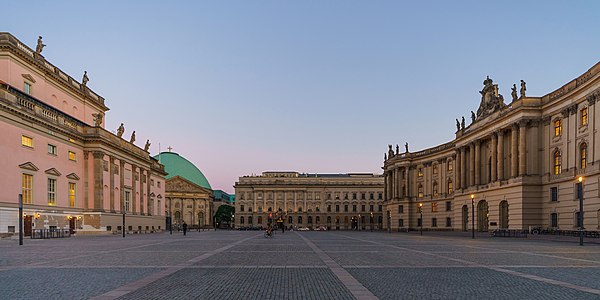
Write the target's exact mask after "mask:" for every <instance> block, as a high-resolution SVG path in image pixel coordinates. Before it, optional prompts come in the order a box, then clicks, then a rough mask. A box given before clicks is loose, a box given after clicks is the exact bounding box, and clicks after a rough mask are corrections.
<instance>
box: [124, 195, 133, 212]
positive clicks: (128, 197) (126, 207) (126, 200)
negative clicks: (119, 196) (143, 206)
mask: <svg viewBox="0 0 600 300" xmlns="http://www.w3.org/2000/svg"><path fill="white" fill-rule="evenodd" d="M130 198H131V192H129V191H125V203H124V205H125V207H124V208H125V211H129V203H130V200H131V199H130Z"/></svg>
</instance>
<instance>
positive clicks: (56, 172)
mask: <svg viewBox="0 0 600 300" xmlns="http://www.w3.org/2000/svg"><path fill="white" fill-rule="evenodd" d="M44 173H46V174H48V175H53V176H60V175H61V174H60V172H59V171H58V170H57V169H55V168H50V169H48V170H46V171H44Z"/></svg>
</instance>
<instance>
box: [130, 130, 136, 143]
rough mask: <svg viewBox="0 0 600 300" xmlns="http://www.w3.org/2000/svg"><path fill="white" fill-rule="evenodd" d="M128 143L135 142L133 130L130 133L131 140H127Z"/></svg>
mask: <svg viewBox="0 0 600 300" xmlns="http://www.w3.org/2000/svg"><path fill="white" fill-rule="evenodd" d="M129 142H130V143H132V144H133V142H135V130H134V131H133V132H132V133H131V138H129Z"/></svg>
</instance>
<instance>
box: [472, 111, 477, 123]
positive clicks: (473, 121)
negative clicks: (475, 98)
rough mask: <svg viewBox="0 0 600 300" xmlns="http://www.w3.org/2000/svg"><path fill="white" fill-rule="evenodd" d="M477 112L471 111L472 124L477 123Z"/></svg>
mask: <svg viewBox="0 0 600 300" xmlns="http://www.w3.org/2000/svg"><path fill="white" fill-rule="evenodd" d="M475 118H476V117H475V112H473V111H471V124H473V123H475Z"/></svg>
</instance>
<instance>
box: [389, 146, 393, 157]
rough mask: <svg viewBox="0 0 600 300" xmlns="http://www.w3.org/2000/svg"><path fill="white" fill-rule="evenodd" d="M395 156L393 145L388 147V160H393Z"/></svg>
mask: <svg viewBox="0 0 600 300" xmlns="http://www.w3.org/2000/svg"><path fill="white" fill-rule="evenodd" d="M393 156H394V150H392V145H391V144H390V145H388V158H392V157H393Z"/></svg>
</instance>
